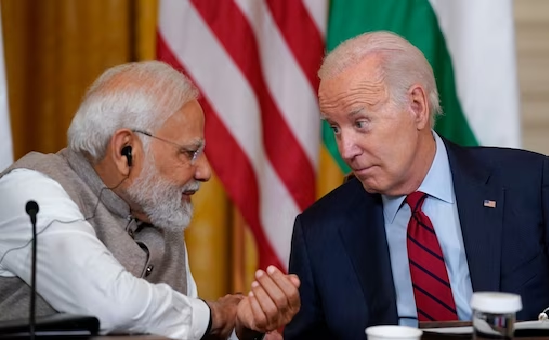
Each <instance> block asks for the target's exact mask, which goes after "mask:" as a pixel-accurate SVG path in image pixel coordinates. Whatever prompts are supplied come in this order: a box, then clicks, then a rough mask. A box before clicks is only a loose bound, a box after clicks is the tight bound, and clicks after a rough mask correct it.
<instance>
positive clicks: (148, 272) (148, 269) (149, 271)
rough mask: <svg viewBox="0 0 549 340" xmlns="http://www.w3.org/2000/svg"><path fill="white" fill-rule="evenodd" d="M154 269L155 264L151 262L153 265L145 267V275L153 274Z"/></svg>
mask: <svg viewBox="0 0 549 340" xmlns="http://www.w3.org/2000/svg"><path fill="white" fill-rule="evenodd" d="M153 270H154V266H153V265H152V264H151V265H148V266H147V269H145V277H147V276H149V275H151V273H152V271H153Z"/></svg>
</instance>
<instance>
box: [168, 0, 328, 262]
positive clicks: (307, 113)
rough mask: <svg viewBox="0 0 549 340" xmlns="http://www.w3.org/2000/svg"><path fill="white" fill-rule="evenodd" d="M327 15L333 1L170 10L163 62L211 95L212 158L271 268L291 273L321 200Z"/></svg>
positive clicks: (206, 1) (203, 1)
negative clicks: (301, 222) (306, 219)
mask: <svg viewBox="0 0 549 340" xmlns="http://www.w3.org/2000/svg"><path fill="white" fill-rule="evenodd" d="M327 11H328V7H327V0H161V1H160V19H159V28H158V58H159V59H160V60H163V61H166V62H168V63H170V64H171V65H173V66H174V67H176V68H177V69H179V70H181V71H183V72H184V73H185V74H186V75H188V76H189V77H190V78H191V79H192V80H193V81H194V83H195V84H196V85H197V86H198V88H199V89H200V91H201V93H202V95H203V97H202V98H201V104H202V107H203V109H204V112H205V114H206V139H207V143H208V147H207V148H206V153H207V155H208V158H209V160H210V163H211V165H212V167H213V169H214V171H215V172H216V174H217V175H218V176H219V178H220V179H221V181H222V182H223V184H224V186H225V188H226V190H227V192H228V194H229V196H230V197H231V199H232V200H233V201H234V203H235V204H236V205H237V207H238V209H239V210H240V212H241V214H242V216H243V217H244V218H245V220H246V222H247V223H248V224H249V226H250V228H251V229H252V232H253V235H254V237H255V239H256V242H257V244H258V249H259V262H260V263H259V266H260V267H261V268H265V267H266V266H267V265H270V264H274V265H276V266H278V267H279V268H283V269H286V268H287V263H288V258H289V253H290V239H291V233H292V225H293V220H294V218H295V216H296V215H297V214H298V213H300V212H301V211H302V210H303V209H305V208H306V207H307V206H308V205H310V204H311V203H313V201H314V199H315V177H316V169H317V162H318V148H319V145H320V136H319V131H320V120H319V113H318V105H317V100H316V91H317V88H318V78H317V76H316V71H317V69H318V67H319V65H320V62H321V60H322V57H323V54H324V34H325V31H326V21H327Z"/></svg>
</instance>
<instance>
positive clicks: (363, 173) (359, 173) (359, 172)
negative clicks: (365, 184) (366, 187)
mask: <svg viewBox="0 0 549 340" xmlns="http://www.w3.org/2000/svg"><path fill="white" fill-rule="evenodd" d="M373 168H374V166H367V167H364V168H358V169H356V168H353V173H354V174H355V176H356V177H358V178H359V179H363V178H365V177H367V176H368V174H369V173H370V172H371V171H372V169H373Z"/></svg>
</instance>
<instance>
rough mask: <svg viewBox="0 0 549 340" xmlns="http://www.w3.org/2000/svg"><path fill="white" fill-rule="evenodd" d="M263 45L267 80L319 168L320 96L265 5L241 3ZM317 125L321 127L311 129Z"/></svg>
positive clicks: (246, 0)
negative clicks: (314, 124) (318, 98)
mask: <svg viewBox="0 0 549 340" xmlns="http://www.w3.org/2000/svg"><path fill="white" fill-rule="evenodd" d="M236 3H237V5H238V6H239V7H240V9H241V10H242V12H243V13H244V15H245V16H246V18H247V19H248V22H249V23H250V25H251V26H252V29H253V30H254V33H255V36H256V39H257V41H258V43H259V42H268V43H262V44H259V49H260V58H261V67H262V71H263V76H264V78H265V81H266V83H267V86H268V87H269V90H270V91H271V94H272V96H273V98H274V100H275V103H276V104H277V107H278V109H279V111H280V113H281V114H282V116H283V117H284V120H285V121H286V122H287V123H288V126H289V127H290V129H291V130H292V132H293V134H294V136H295V137H296V139H297V140H298V141H299V144H301V146H302V148H303V149H304V151H305V153H306V154H307V156H308V157H309V160H310V162H311V163H312V164H313V167H314V168H315V169H316V167H317V164H318V141H319V140H320V139H319V138H320V137H319V134H320V128H319V126H320V119H319V110H318V105H317V99H316V94H315V93H314V92H313V88H312V87H311V85H310V84H309V82H308V80H307V78H306V77H305V74H304V73H303V71H302V69H301V67H300V66H299V65H298V64H297V63H296V60H295V58H294V57H293V55H292V53H291V51H290V49H289V48H288V45H287V44H286V42H285V41H284V39H283V38H282V35H281V33H280V30H279V29H278V27H277V26H276V24H275V22H274V20H273V18H272V15H271V12H270V10H269V9H268V7H267V5H266V4H265V2H264V1H255V0H237V1H236ZM311 122H316V123H317V126H311Z"/></svg>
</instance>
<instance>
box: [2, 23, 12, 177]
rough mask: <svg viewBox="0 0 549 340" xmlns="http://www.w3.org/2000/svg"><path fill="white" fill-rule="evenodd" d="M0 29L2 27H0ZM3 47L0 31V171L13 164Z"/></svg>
mask: <svg viewBox="0 0 549 340" xmlns="http://www.w3.org/2000/svg"><path fill="white" fill-rule="evenodd" d="M0 27H2V26H1V25H0ZM3 46H4V44H3V39H2V31H1V29H0V171H2V170H4V169H5V168H7V167H8V166H9V165H11V163H12V162H13V148H12V141H11V127H10V115H9V110H8V93H7V90H6V88H7V86H6V72H5V68H4V48H3Z"/></svg>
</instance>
